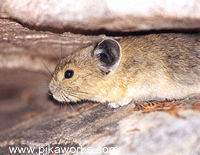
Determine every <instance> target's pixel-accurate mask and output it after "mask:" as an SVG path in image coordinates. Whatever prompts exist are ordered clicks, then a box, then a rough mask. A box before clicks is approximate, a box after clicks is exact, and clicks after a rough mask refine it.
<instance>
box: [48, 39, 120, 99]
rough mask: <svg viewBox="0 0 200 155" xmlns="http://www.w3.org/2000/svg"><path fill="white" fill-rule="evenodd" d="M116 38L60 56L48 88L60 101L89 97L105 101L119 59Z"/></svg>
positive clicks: (112, 82)
mask: <svg viewBox="0 0 200 155" xmlns="http://www.w3.org/2000/svg"><path fill="white" fill-rule="evenodd" d="M121 57H122V54H121V47H120V45H119V43H118V42H117V41H116V40H113V39H104V40H102V41H101V42H99V43H98V44H97V45H96V46H95V45H91V46H89V47H87V48H84V49H82V50H80V51H77V52H75V53H74V54H72V55H69V56H68V57H66V58H64V59H62V60H61V61H60V63H59V64H58V65H57V67H56V69H55V72H54V74H53V78H52V79H51V82H50V84H49V90H50V92H51V93H52V95H53V97H54V98H55V99H56V100H58V101H60V102H77V101H81V100H91V101H99V102H107V101H109V99H108V94H109V92H110V91H111V89H112V87H111V85H115V81H114V80H113V78H110V77H111V76H113V74H114V73H115V71H116V70H117V68H118V66H119V64H120V60H121Z"/></svg>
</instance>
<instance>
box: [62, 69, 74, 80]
mask: <svg viewBox="0 0 200 155" xmlns="http://www.w3.org/2000/svg"><path fill="white" fill-rule="evenodd" d="M73 75H74V71H73V70H67V71H66V72H65V75H64V76H65V78H66V79H69V78H71V77H72V76H73Z"/></svg>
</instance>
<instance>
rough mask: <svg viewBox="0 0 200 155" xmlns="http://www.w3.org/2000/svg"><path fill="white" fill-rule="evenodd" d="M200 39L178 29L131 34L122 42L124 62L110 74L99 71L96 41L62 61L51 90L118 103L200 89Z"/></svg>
mask: <svg viewBox="0 0 200 155" xmlns="http://www.w3.org/2000/svg"><path fill="white" fill-rule="evenodd" d="M199 38H200V36H199V35H195V34H174V33H171V34H151V35H141V36H132V37H126V38H124V39H122V40H121V41H120V42H119V43H120V46H121V51H122V58H121V61H120V63H119V66H118V67H117V68H116V69H114V70H113V71H111V72H110V73H109V74H104V73H102V71H101V70H100V69H99V67H98V65H97V63H96V61H95V60H94V58H93V50H94V48H95V45H91V46H89V47H87V48H84V49H82V50H80V51H78V52H76V53H74V54H72V55H70V56H68V57H66V58H64V59H63V60H62V61H61V62H60V63H59V64H58V66H57V67H56V70H55V73H54V77H53V79H52V81H51V83H50V85H49V88H50V91H51V92H52V94H53V96H54V98H55V99H57V100H58V101H63V102H64V101H66V102H71V101H73V102H74V101H75V102H76V101H80V100H92V101H98V102H109V103H110V104H111V105H112V106H113V107H117V106H119V105H121V106H122V105H125V104H127V103H129V102H131V101H135V102H137V101H147V100H165V99H168V100H172V99H181V98H184V97H187V96H189V95H192V94H195V93H200V39H199ZM67 69H73V70H74V76H73V77H72V78H71V79H64V78H63V76H64V72H65V71H66V70H67ZM58 89H59V91H57V90H58ZM61 91H62V92H61ZM60 93H64V95H62V96H65V97H62V96H60Z"/></svg>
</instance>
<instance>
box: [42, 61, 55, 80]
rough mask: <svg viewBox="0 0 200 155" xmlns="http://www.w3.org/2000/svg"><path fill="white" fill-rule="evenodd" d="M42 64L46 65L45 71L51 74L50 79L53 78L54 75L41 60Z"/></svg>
mask: <svg viewBox="0 0 200 155" xmlns="http://www.w3.org/2000/svg"><path fill="white" fill-rule="evenodd" d="M41 62H42V64H43V65H44V67H45V69H46V70H47V73H49V75H50V77H51V78H52V77H53V74H52V73H51V71H50V70H49V68H48V67H47V65H46V64H45V63H44V61H43V60H41Z"/></svg>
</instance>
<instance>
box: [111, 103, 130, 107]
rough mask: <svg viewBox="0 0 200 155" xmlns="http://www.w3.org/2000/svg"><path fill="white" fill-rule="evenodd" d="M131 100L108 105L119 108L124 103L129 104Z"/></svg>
mask: <svg viewBox="0 0 200 155" xmlns="http://www.w3.org/2000/svg"><path fill="white" fill-rule="evenodd" d="M129 103H130V102H119V103H109V104H108V105H109V106H110V107H111V108H119V107H122V106H124V105H127V104H129Z"/></svg>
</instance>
